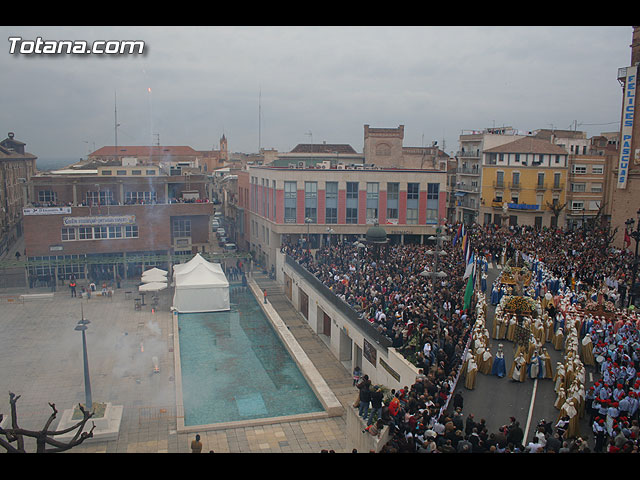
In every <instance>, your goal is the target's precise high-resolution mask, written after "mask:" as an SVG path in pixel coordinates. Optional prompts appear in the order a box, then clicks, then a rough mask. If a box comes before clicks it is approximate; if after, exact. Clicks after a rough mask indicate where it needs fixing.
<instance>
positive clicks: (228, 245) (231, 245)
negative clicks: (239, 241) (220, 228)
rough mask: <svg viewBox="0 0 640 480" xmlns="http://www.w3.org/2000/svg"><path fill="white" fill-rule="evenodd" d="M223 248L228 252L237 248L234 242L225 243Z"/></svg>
mask: <svg viewBox="0 0 640 480" xmlns="http://www.w3.org/2000/svg"><path fill="white" fill-rule="evenodd" d="M224 249H225V250H227V251H228V252H236V251H237V250H238V249H237V247H236V244H235V243H225V244H224Z"/></svg>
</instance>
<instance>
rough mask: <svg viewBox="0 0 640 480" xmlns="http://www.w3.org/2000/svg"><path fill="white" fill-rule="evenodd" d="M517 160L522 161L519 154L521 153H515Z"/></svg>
mask: <svg viewBox="0 0 640 480" xmlns="http://www.w3.org/2000/svg"><path fill="white" fill-rule="evenodd" d="M515 161H516V162H519V161H520V154H519V153H516V154H515Z"/></svg>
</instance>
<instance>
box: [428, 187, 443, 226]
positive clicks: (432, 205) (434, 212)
mask: <svg viewBox="0 0 640 480" xmlns="http://www.w3.org/2000/svg"><path fill="white" fill-rule="evenodd" d="M439 200H440V184H439V183H429V184H427V223H438V212H439V205H438V203H439Z"/></svg>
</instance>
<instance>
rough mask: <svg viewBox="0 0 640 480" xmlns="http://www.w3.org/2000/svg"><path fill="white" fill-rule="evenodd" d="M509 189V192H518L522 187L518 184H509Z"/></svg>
mask: <svg viewBox="0 0 640 480" xmlns="http://www.w3.org/2000/svg"><path fill="white" fill-rule="evenodd" d="M509 188H510V189H511V190H520V189H521V188H522V185H521V184H520V182H517V183H516V182H511V183H509Z"/></svg>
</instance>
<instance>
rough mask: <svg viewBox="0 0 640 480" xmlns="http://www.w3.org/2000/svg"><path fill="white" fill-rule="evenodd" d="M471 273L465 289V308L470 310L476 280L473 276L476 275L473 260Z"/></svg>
mask: <svg viewBox="0 0 640 480" xmlns="http://www.w3.org/2000/svg"><path fill="white" fill-rule="evenodd" d="M470 265H471V274H470V275H469V280H468V281H467V288H466V289H465V291H464V306H463V308H464V310H468V309H469V306H470V305H471V297H472V296H473V286H474V281H473V277H474V276H475V262H471V264H470Z"/></svg>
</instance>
